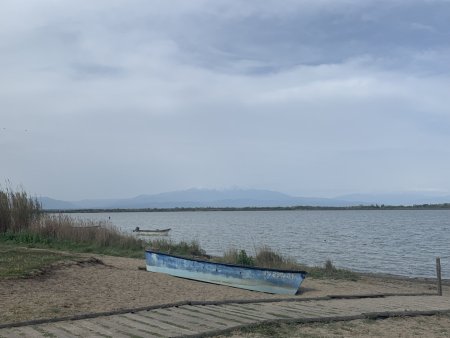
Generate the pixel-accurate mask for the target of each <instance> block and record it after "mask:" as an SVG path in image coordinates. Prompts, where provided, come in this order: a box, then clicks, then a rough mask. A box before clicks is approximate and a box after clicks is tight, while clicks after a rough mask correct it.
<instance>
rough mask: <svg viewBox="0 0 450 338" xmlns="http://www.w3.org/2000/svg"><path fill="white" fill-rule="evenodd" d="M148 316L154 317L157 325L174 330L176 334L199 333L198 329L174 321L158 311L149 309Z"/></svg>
mask: <svg viewBox="0 0 450 338" xmlns="http://www.w3.org/2000/svg"><path fill="white" fill-rule="evenodd" d="M146 317H148V318H153V319H154V321H155V325H158V326H159V327H161V328H162V329H164V330H168V331H171V332H174V333H176V334H183V335H186V334H193V333H197V331H196V330H192V329H189V328H187V327H182V326H180V325H178V324H177V323H174V322H173V320H171V318H170V317H168V316H164V315H161V314H159V313H158V312H156V311H147V313H146Z"/></svg>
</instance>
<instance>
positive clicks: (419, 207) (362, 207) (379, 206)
mask: <svg viewBox="0 0 450 338" xmlns="http://www.w3.org/2000/svg"><path fill="white" fill-rule="evenodd" d="M443 209H450V203H442V204H415V205H384V204H371V205H357V206H349V207H317V206H304V205H298V206H292V207H242V208H237V207H221V208H216V207H199V208H136V209H122V208H117V209H46V210H44V212H48V213H100V212H105V213H106V212H181V211H286V210H443Z"/></svg>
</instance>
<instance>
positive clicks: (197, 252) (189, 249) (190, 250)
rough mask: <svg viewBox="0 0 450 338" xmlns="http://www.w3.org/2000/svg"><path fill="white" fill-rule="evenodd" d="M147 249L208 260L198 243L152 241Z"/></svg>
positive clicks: (163, 239) (168, 240)
mask: <svg viewBox="0 0 450 338" xmlns="http://www.w3.org/2000/svg"><path fill="white" fill-rule="evenodd" d="M147 247H148V248H149V249H151V250H154V251H158V252H163V253H167V254H171V255H176V256H184V257H192V258H206V259H208V258H210V256H208V255H207V254H206V251H205V250H203V249H202V248H201V247H200V244H199V242H198V241H191V242H185V241H181V242H178V243H176V242H174V241H172V240H170V239H165V238H162V239H154V240H151V241H149V242H148V243H147Z"/></svg>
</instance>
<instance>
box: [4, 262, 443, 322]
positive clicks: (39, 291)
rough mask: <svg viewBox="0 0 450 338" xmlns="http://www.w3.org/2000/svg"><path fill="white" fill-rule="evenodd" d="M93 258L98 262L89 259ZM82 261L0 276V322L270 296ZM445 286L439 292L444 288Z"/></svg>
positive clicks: (344, 289)
mask: <svg viewBox="0 0 450 338" xmlns="http://www.w3.org/2000/svg"><path fill="white" fill-rule="evenodd" d="M92 258H96V259H99V260H101V262H102V263H99V262H95V259H92ZM83 259H84V260H86V262H85V263H77V264H62V265H61V264H60V265H56V266H55V267H54V268H52V269H51V270H49V271H47V272H45V273H44V274H42V275H38V276H35V277H33V278H20V279H4V280H0V304H1V305H2V306H1V307H0V322H1V323H9V322H18V321H25V320H31V319H41V318H52V317H62V316H70V315H76V314H83V313H92V312H104V311H113V310H117V309H124V308H136V307H145V306H152V305H160V304H167V303H174V302H181V301H187V300H192V301H217V300H238V299H263V298H264V299H268V298H281V297H292V296H280V295H271V294H265V293H259V292H252V291H246V290H241V289H236V288H231V287H225V286H219V285H213V284H208V283H202V282H196V281H190V280H185V279H181V278H176V277H172V276H168V275H164V274H157V273H150V272H147V271H143V270H140V269H139V267H144V266H145V263H144V260H143V259H132V258H119V257H111V256H101V255H86V256H84V258H83ZM435 290H436V288H435V285H434V284H432V283H429V282H419V281H415V280H407V279H392V278H385V277H370V276H363V277H361V279H360V280H358V281H348V280H330V279H314V278H306V280H305V281H304V283H303V284H302V287H301V289H300V291H301V292H300V293H299V294H298V295H296V296H295V297H299V298H301V297H304V298H310V297H319V296H325V295H343V294H369V293H407V292H408V293H422V292H435ZM449 291H450V288H449V287H448V286H446V287H444V292H449Z"/></svg>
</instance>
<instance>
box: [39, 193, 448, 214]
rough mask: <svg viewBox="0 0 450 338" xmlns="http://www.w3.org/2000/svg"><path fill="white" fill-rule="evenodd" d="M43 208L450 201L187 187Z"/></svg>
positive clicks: (444, 199) (51, 202)
mask: <svg viewBox="0 0 450 338" xmlns="http://www.w3.org/2000/svg"><path fill="white" fill-rule="evenodd" d="M38 199H39V200H40V202H41V203H42V206H43V208H44V209H47V210H73V209H140V208H195V207H218V208H223V207H235V208H242V207H289V206H299V205H301V206H320V207H325V206H327V207H344V206H355V205H371V204H386V205H413V204H438V203H449V202H450V196H442V195H430V194H420V193H398V194H350V195H342V196H338V197H335V198H316V197H295V196H290V195H287V194H283V193H280V192H276V191H270V190H258V189H229V190H214V189H188V190H181V191H173V192H165V193H160V194H153V195H139V196H136V197H133V198H122V199H119V198H118V199H85V200H79V201H62V200H57V199H53V198H50V197H40V198H38Z"/></svg>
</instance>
